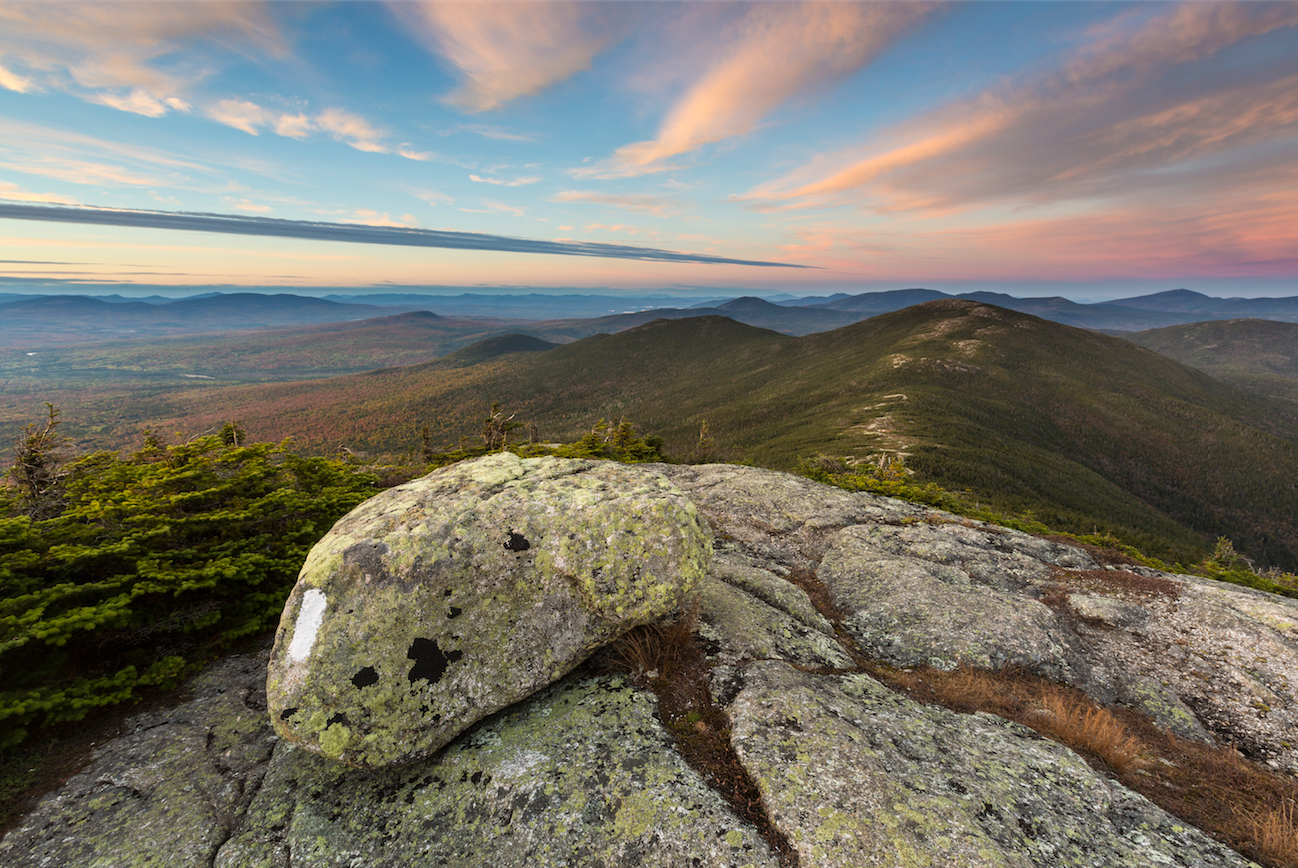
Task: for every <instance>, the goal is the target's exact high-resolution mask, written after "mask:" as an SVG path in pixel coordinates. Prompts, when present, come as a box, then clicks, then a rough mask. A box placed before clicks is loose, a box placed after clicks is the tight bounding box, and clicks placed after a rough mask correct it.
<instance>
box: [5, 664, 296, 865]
mask: <svg viewBox="0 0 1298 868" xmlns="http://www.w3.org/2000/svg"><path fill="white" fill-rule="evenodd" d="M267 656H268V655H267V654H265V653H263V654H260V655H257V656H255V657H233V658H229V659H226V660H222V661H221V662H219V663H217V664H214V665H213V666H212V667H210V668H209V669H207V670H206V671H205V672H203V673H202V674H201V675H200V676H198V677H197V678H195V679H194V680H193V681H192V682H191V684H190V687H189V690H190V692H191V694H192V695H193V698H192V699H190V700H189V701H187V702H184V703H182V704H180V705H178V706H176V707H175V708H170V709H167V710H165V711H161V712H154V713H148V714H145V715H142V716H139V717H136V718H134V719H133V720H132V721H130V722H129V724H128V725H129V727H130V730H131V731H130V732H128V733H127V734H126V735H124V736H121V737H120V738H117V739H115V740H113V741H111V742H109V743H107V744H104V745H102V746H101V747H100V748H98V750H97V751H96V753H95V756H94V757H93V759H92V760H91V762H90V764H89V765H88V766H87V767H86V768H85V770H84V771H82V772H81V773H79V774H77V775H74V776H73V777H72V778H71V779H70V780H68V782H67V783H66V784H64V785H63V787H62V789H60V790H59V791H58V792H56V793H54V794H52V795H50V796H48V797H46V798H45V800H44V801H42V802H41V803H40V804H39V805H38V806H37V807H36V809H35V810H34V811H33V812H32V813H31V814H29V815H27V817H26V818H24V820H23V822H22V823H21V824H20V825H19V826H18V827H17V828H15V829H14V830H13V831H11V832H10V833H9V834H8V835H6V836H5V838H4V840H3V841H0V865H4V866H6V868H54V866H59V868H83V866H84V868H92V866H93V868H210V866H211V865H212V859H213V857H214V856H215V855H216V852H217V850H218V849H219V848H220V846H221V844H222V843H223V842H224V841H225V839H226V838H227V837H228V836H229V835H230V833H231V832H232V831H233V830H234V829H235V828H236V827H237V826H238V825H239V823H240V822H242V821H243V819H244V813H245V811H246V810H247V808H248V804H249V803H250V802H251V801H252V798H253V796H254V794H256V792H257V789H258V787H259V786H260V784H261V780H262V776H263V775H264V774H265V772H266V768H267V765H268V762H269V760H270V757H271V751H272V749H273V747H274V745H275V743H276V742H277V741H278V739H277V738H276V736H275V735H274V733H273V732H272V731H271V727H270V720H269V718H268V717H267V715H266V690H265V683H266V659H267Z"/></svg>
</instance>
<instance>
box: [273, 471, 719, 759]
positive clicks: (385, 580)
mask: <svg viewBox="0 0 1298 868" xmlns="http://www.w3.org/2000/svg"><path fill="white" fill-rule="evenodd" d="M710 557H711V546H710V537H709V535H708V533H707V531H706V530H705V529H704V527H703V525H702V524H701V522H700V520H699V518H698V515H697V513H696V512H695V509H694V507H693V505H692V504H691V503H690V502H689V501H688V500H686V499H685V498H684V497H683V496H682V495H681V493H680V492H679V491H678V490H677V489H676V488H675V487H674V486H673V485H672V484H671V483H670V482H668V481H667V480H666V479H665V478H664V477H663V476H661V475H659V474H656V473H653V472H651V471H646V470H642V469H638V468H632V467H627V466H626V465H621V464H616V463H614V462H592V461H575V460H564V459H557V458H535V459H521V458H519V457H517V456H515V455H512V454H510V453H500V454H497V455H492V456H488V457H486V458H482V459H478V460H476V461H467V462H462V463H460V464H456V465H452V466H450V467H447V468H443V469H442V470H439V471H435V472H433V473H431V474H429V475H428V476H425V477H423V478H422V479H418V480H415V481H413V482H409V483H406V484H405V485H402V486H398V487H397V488H394V489H390V490H389V491H387V492H384V493H383V494H380V495H378V496H376V497H374V498H371V499H370V500H368V501H366V502H365V503H363V504H361V505H360V506H359V507H357V508H356V509H354V510H353V511H352V512H350V513H348V514H347V515H346V516H344V517H343V518H342V519H341V520H339V522H338V523H337V524H336V525H334V527H333V529H332V530H331V531H330V532H329V533H328V534H327V535H326V536H325V537H324V539H322V540H321V541H320V542H319V543H317V544H316V546H315V547H314V548H313V549H312V550H311V553H310V555H309V556H308V558H307V561H306V564H305V566H304V567H303V568H302V572H301V575H300V576H299V578H298V583H297V587H296V588H295V589H294V590H293V594H292V596H291V597H290V598H289V601H288V604H287V605H286V607H285V609H284V617H283V619H282V620H281V622H280V627H279V632H278V633H277V635H276V640H275V650H274V654H273V656H272V659H271V664H270V674H269V677H268V682H267V690H268V698H269V703H270V709H271V714H272V719H273V721H274V723H275V727H276V730H277V731H278V732H279V733H280V734H281V735H283V736H284V737H286V738H288V739H289V740H291V741H293V742H295V743H297V744H300V745H302V746H303V747H306V748H308V749H309V750H312V751H316V752H318V753H321V754H324V755H326V756H328V757H330V758H332V759H335V760H339V761H342V762H344V763H347V764H350V765H356V766H364V767H371V768H376V767H382V766H386V765H391V764H394V763H401V762H408V761H410V760H413V759H417V758H420V757H425V756H429V755H430V754H432V753H433V752H435V751H436V750H438V749H439V748H440V747H442V746H443V745H445V744H446V743H447V742H449V741H450V740H451V739H452V738H454V737H455V736H456V735H457V734H459V733H460V732H462V731H464V730H465V729H466V728H468V727H469V726H471V725H472V724H474V723H476V722H477V721H479V720H481V719H482V718H484V717H486V716H487V715H490V714H493V713H494V712H496V711H499V710H500V709H502V708H504V707H505V706H507V705H510V704H511V703H514V702H517V701H518V700H520V699H523V698H525V697H527V696H528V695H530V694H532V693H533V692H535V691H536V690H539V689H540V688H542V687H544V686H546V685H547V684H550V683H552V682H554V681H556V680H557V679H559V678H561V677H562V676H563V675H565V674H567V673H568V672H570V671H571V670H572V669H573V668H574V667H575V666H576V665H577V664H579V663H580V662H581V661H583V660H585V659H586V658H587V657H588V656H589V655H590V654H591V653H592V652H593V651H595V650H596V649H598V648H599V647H601V646H603V645H605V644H607V643H608V642H610V641H612V640H613V639H615V638H616V637H617V636H619V635H620V634H622V633H624V632H625V631H627V630H629V629H631V628H632V627H635V626H637V625H639V624H644V623H648V622H650V621H654V620H657V619H659V618H661V617H663V616H664V615H667V614H669V613H671V612H674V611H676V610H677V608H678V607H679V605H680V603H681V601H682V599H683V598H684V596H685V595H686V594H687V593H688V592H689V591H690V590H691V589H692V588H693V587H694V585H695V584H696V583H697V582H698V580H699V579H700V578H701V577H702V575H703V574H704V572H705V570H706V568H707V565H708V561H709V559H710Z"/></svg>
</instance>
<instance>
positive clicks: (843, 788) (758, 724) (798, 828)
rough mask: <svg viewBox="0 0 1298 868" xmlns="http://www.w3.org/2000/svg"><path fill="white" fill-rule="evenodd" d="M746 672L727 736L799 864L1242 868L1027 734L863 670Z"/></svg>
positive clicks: (1242, 862)
mask: <svg viewBox="0 0 1298 868" xmlns="http://www.w3.org/2000/svg"><path fill="white" fill-rule="evenodd" d="M744 681H745V683H744V687H743V689H742V690H741V691H740V692H739V695H738V696H737V698H736V699H735V701H734V703H733V705H732V706H731V707H730V715H731V719H732V721H733V723H734V730H733V735H732V737H731V739H732V742H733V743H734V746H735V749H736V752H737V753H738V754H739V756H740V758H741V759H742V760H743V763H744V765H745V766H746V767H747V768H748V770H749V772H750V773H751V774H752V775H753V778H754V779H755V780H756V782H757V785H758V787H759V788H760V789H761V791H762V797H763V799H764V800H765V802H766V805H767V808H768V810H769V811H770V814H771V818H772V821H773V822H774V823H775V825H776V826H777V827H779V829H780V830H781V831H782V832H784V834H785V835H786V836H787V837H788V839H789V841H790V843H791V844H793V846H794V847H795V848H796V849H797V851H798V854H799V857H800V860H801V864H802V865H805V866H812V865H814V866H817V868H858V866H865V865H878V866H895V868H903V866H913V865H941V866H946V868H1009V866H1013V868H1028V866H1033V868H1093V866H1100V865H1102V866H1106V868H1119V866H1133V868H1134V866H1142V868H1143V866H1155V865H1161V866H1183V868H1215V866H1221V868H1225V866H1232V868H1244V866H1247V865H1250V864H1252V863H1250V862H1249V861H1248V860H1246V859H1244V858H1243V857H1241V856H1240V855H1239V854H1237V853H1235V852H1234V851H1232V850H1230V849H1229V848H1227V847H1226V846H1225V845H1223V844H1219V843H1218V842H1216V841H1214V840H1212V839H1211V838H1209V837H1208V836H1207V835H1204V834H1203V833H1202V832H1200V831H1198V830H1197V829H1193V828H1190V827H1189V826H1187V825H1185V824H1184V823H1182V822H1181V821H1179V820H1177V819H1176V818H1175V817H1173V816H1171V815H1170V814H1167V813H1166V812H1164V811H1163V810H1161V809H1160V808H1158V807H1156V806H1154V805H1153V804H1152V803H1150V802H1149V801H1147V800H1146V799H1145V798H1144V797H1142V796H1139V795H1137V794H1136V793H1133V792H1131V791H1130V790H1128V789H1126V788H1125V787H1123V786H1121V785H1120V784H1116V783H1114V782H1112V781H1110V780H1107V779H1106V778H1104V777H1101V776H1100V775H1099V774H1098V773H1096V772H1095V771H1094V770H1092V769H1091V767H1090V766H1088V765H1087V764H1086V763H1085V762H1083V761H1082V760H1081V759H1080V758H1079V757H1078V756H1077V755H1076V754H1074V753H1073V752H1072V751H1070V750H1068V749H1067V748H1065V747H1063V746H1061V745H1058V744H1056V743H1054V742H1051V741H1047V740H1045V739H1044V738H1042V737H1041V736H1039V735H1037V734H1036V733H1034V732H1033V731H1032V730H1030V729H1028V728H1027V727H1024V726H1020V725H1018V724H1015V723H1010V722H1009V721H1006V720H1002V719H1001V718H997V717H992V716H991V715H987V714H973V715H962V714H956V713H955V712H952V711H947V710H946V709H943V708H935V707H929V706H923V705H920V704H918V703H916V702H913V701H911V700H909V699H907V698H906V697H904V696H901V695H899V694H896V693H893V692H892V691H890V690H888V689H887V688H886V687H884V686H883V685H881V684H879V683H878V682H877V681H875V680H874V679H872V678H870V677H869V676H868V675H864V674H854V675H839V676H816V675H811V674H808V673H804V672H798V671H797V670H795V669H793V668H791V667H790V666H788V665H787V664H784V663H780V662H776V661H766V662H758V663H754V664H753V665H752V666H750V667H749V668H748V669H747V671H746V672H745V674H744Z"/></svg>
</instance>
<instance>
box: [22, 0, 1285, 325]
mask: <svg viewBox="0 0 1298 868" xmlns="http://www.w3.org/2000/svg"><path fill="white" fill-rule="evenodd" d="M106 286H109V287H112V290H113V291H122V292H123V294H131V292H132V290H136V291H137V292H139V293H144V292H145V291H146V288H147V292H149V293H153V292H156V291H158V288H159V287H163V288H174V289H175V291H176V292H177V293H179V294H184V292H185V291H186V290H187V289H188V288H192V287H199V286H202V287H208V286H231V287H272V288H275V291H290V292H300V293H303V294H310V293H311V292H313V291H320V288H322V287H330V288H337V287H353V288H355V289H356V290H357V291H361V292H363V291H383V292H392V291H399V290H400V288H402V287H428V286H456V287H463V286H474V287H484V288H490V287H496V288H502V287H503V288H520V287H527V288H540V289H541V290H542V291H546V290H550V291H560V290H562V291H579V292H594V291H608V290H614V291H636V292H641V291H646V290H660V291H667V292H672V293H677V294H682V295H691V294H695V295H703V296H713V295H716V294H717V293H718V292H720V291H724V290H734V289H736V288H739V289H742V290H743V291H745V292H751V293H752V294H764V295H770V294H775V293H782V292H788V293H794V294H828V293H833V292H848V293H857V292H868V291H878V290H887V289H899V288H905V287H921V286H922V287H928V288H932V289H940V290H944V291H948V292H962V291H969V290H976V289H990V290H996V291H1002V292H1008V293H1010V294H1012V295H1019V296H1029V295H1056V294H1057V295H1064V296H1067V297H1070V298H1075V299H1078V300H1088V299H1099V298H1111V297H1118V296H1123V295H1135V294H1141V293H1145V292H1157V291H1161V290H1165V289H1174V288H1182V287H1184V288H1188V289H1193V290H1196V291H1199V292H1204V293H1207V294H1210V295H1221V296H1245V297H1252V296H1285V295H1298V2H1286V3H1271V2H1234V3H1212V2H1198V0H1194V2H1186V3H1155V2H1137V3H1122V2H1098V3H1077V2H998V3H984V2H947V3H941V2H918V0H895V2H851V0H840V2H806V3H787V2H755V3H748V2H738V0H735V2H705V0H689V2H585V0H582V2H540V0H537V2H520V0H511V2H455V3H440V2H415V0H398V2H379V0H366V2H362V0H354V2H334V3H310V2H259V0H244V2H221V3H217V2H201V0H200V2H160V3H155V2H120V3H108V2H94V3H78V2H51V0H43V2H29V3H14V2H3V0H0V292H23V291H27V290H29V289H32V288H36V289H37V290H39V291H54V290H58V291H72V292H103V291H106V290H105V287H106Z"/></svg>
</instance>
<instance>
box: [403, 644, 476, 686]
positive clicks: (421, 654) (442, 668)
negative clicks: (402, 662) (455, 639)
mask: <svg viewBox="0 0 1298 868" xmlns="http://www.w3.org/2000/svg"><path fill="white" fill-rule="evenodd" d="M463 656H464V652H463V651H447V652H443V651H442V649H441V648H438V647H437V640H436V639H416V640H415V641H414V642H412V643H411V644H410V650H409V651H407V652H406V657H407V658H408V659H410V660H413V661H415V665H414V666H411V667H410V675H409V678H410V683H411V684H413V683H414V682H416V681H418V680H419V679H421V678H422V679H424V680H425V681H427V682H428V683H429V684H436V683H437V682H439V681H441V680H442V675H443V674H445V672H446V666H447V664H448V663H454V662H455V661H457V660H459V659H460V658H461V657H463Z"/></svg>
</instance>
